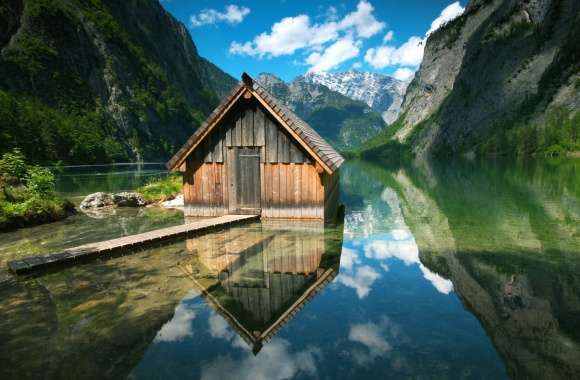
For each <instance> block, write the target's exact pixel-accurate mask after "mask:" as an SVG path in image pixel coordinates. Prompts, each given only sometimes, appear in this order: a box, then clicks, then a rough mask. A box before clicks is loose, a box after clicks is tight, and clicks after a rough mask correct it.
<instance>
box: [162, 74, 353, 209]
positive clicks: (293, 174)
mask: <svg viewBox="0 0 580 380" xmlns="http://www.w3.org/2000/svg"><path fill="white" fill-rule="evenodd" d="M343 161H344V159H343V158H342V156H341V155H340V154H339V153H338V152H337V151H336V150H335V149H334V148H332V147H331V146H330V145H329V144H328V143H327V142H326V141H325V140H324V139H323V138H322V137H320V135H319V134H318V133H317V132H316V131H315V130H314V129H313V128H312V127H310V126H309V125H308V124H307V123H306V122H304V121H303V120H301V119H300V118H299V117H298V116H296V115H295V114H294V113H293V112H292V111H290V110H289V109H288V108H287V107H286V106H284V105H283V104H282V103H281V102H280V101H279V100H277V99H275V98H274V97H273V96H272V95H271V94H269V93H268V92H267V91H266V90H265V89H264V88H263V87H262V86H260V84H259V83H257V82H255V81H254V80H253V79H252V78H251V77H250V76H249V75H248V74H246V73H244V74H243V75H242V80H241V81H240V83H239V84H238V85H237V86H236V87H235V88H234V89H233V90H232V92H231V93H230V95H229V96H228V97H226V99H225V100H224V101H223V102H222V103H221V104H220V105H219V106H218V107H217V108H216V109H215V110H214V111H213V113H212V114H211V115H210V116H209V117H208V118H207V120H206V121H205V122H204V123H203V124H202V125H201V126H200V128H199V129H198V130H196V132H195V133H194V134H193V135H192V136H191V137H190V138H189V140H188V141H187V142H186V143H185V145H184V146H183V147H182V148H181V149H180V150H179V151H178V152H177V153H176V154H175V156H174V157H173V158H171V160H170V161H169V162H168V163H167V167H168V169H169V170H179V171H181V172H183V194H184V201H185V209H184V210H185V215H186V216H221V215H225V214H255V215H260V216H261V217H262V218H291V219H319V220H332V219H333V218H334V217H335V214H336V211H337V208H338V198H339V180H338V179H339V168H340V166H341V164H342V163H343Z"/></svg>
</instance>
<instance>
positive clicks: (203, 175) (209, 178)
mask: <svg viewBox="0 0 580 380" xmlns="http://www.w3.org/2000/svg"><path fill="white" fill-rule="evenodd" d="M227 184H228V178H227V175H226V169H225V165H224V164H223V163H214V162H209V163H205V162H204V163H200V162H197V163H195V162H194V160H188V162H187V167H186V171H185V173H184V175H183V199H184V203H185V207H184V214H185V216H220V215H225V214H227V213H228V212H227V203H226V200H227V198H228V185H227Z"/></svg>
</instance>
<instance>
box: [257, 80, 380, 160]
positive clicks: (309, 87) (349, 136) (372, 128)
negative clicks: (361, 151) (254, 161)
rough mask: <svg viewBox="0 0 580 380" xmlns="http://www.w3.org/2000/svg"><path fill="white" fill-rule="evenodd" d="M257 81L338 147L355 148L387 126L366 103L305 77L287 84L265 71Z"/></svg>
mask: <svg viewBox="0 0 580 380" xmlns="http://www.w3.org/2000/svg"><path fill="white" fill-rule="evenodd" d="M257 81H258V82H260V83H261V84H262V86H264V87H265V88H266V89H267V90H268V91H270V92H271V93H272V95H274V96H275V97H277V98H278V99H280V100H281V101H282V102H284V103H285V104H286V105H287V106H288V107H289V108H290V109H292V110H293V111H294V112H296V114H297V115H298V116H300V117H301V118H303V119H304V120H305V121H306V122H308V123H309V124H310V125H311V126H312V127H313V128H314V129H316V131H317V132H318V133H320V135H321V136H322V137H324V138H325V139H327V140H328V141H329V142H330V143H331V144H333V145H334V146H335V147H337V148H339V149H345V148H351V147H355V146H357V145H359V144H361V143H362V142H364V141H366V140H367V139H369V138H371V137H373V136H374V135H376V134H377V133H378V132H379V131H381V129H382V128H384V127H385V123H384V122H383V120H382V119H381V115H380V114H379V113H377V112H374V111H373V110H371V109H370V108H368V107H367V105H366V104H365V103H363V102H361V101H356V100H352V99H350V98H347V97H346V96H343V95H341V94H339V93H338V92H334V91H331V90H330V89H328V88H327V87H325V86H323V85H320V84H313V83H311V82H310V81H308V80H306V79H305V78H304V77H303V76H300V77H297V78H296V79H294V80H293V81H292V82H291V83H285V82H284V81H282V80H281V79H280V78H277V77H276V76H274V75H272V74H264V73H263V74H260V75H259V77H258V78H257Z"/></svg>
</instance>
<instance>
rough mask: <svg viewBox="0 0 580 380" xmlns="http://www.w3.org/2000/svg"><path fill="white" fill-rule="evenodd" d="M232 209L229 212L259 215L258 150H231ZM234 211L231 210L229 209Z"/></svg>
mask: <svg viewBox="0 0 580 380" xmlns="http://www.w3.org/2000/svg"><path fill="white" fill-rule="evenodd" d="M233 149H234V150H235V152H233V153H234V154H233V155H232V156H233V159H234V160H233V161H234V162H232V163H231V164H232V168H233V169H234V173H232V174H233V176H234V177H235V178H234V181H233V184H232V185H233V186H232V187H233V194H232V195H233V198H235V199H234V205H233V206H234V207H231V208H230V211H235V212H237V213H240V214H255V215H260V213H261V211H262V210H261V206H260V148H246V147H244V148H241V147H240V148H233ZM232 208H233V209H234V210H231V209H232Z"/></svg>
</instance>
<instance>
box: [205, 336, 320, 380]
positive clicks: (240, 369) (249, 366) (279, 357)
mask: <svg viewBox="0 0 580 380" xmlns="http://www.w3.org/2000/svg"><path fill="white" fill-rule="evenodd" d="M316 354H319V350H317V349H315V348H307V349H305V350H303V351H300V352H296V353H292V352H290V343H289V342H288V341H286V340H284V339H276V338H275V339H272V341H271V342H270V343H268V344H267V345H265V346H264V348H263V349H262V351H260V354H259V355H257V356H254V355H253V354H252V353H251V352H250V351H247V352H245V353H244V354H243V356H242V357H241V358H240V359H233V358H232V357H230V356H219V357H217V358H216V359H215V360H214V361H213V362H211V363H209V364H208V365H205V366H204V367H203V368H202V375H201V378H202V380H212V379H220V380H221V379H230V378H233V379H237V380H244V379H251V380H261V379H290V378H293V377H295V376H297V375H299V374H303V375H306V376H308V377H312V376H315V375H316V362H315V355H316Z"/></svg>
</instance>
